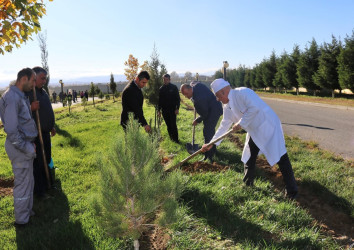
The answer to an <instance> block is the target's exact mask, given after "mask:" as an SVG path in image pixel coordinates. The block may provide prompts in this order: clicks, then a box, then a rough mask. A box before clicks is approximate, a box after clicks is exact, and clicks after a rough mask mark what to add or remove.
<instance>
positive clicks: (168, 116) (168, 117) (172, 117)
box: [162, 110, 179, 143]
mask: <svg viewBox="0 0 354 250" xmlns="http://www.w3.org/2000/svg"><path fill="white" fill-rule="evenodd" d="M162 117H163V119H164V120H165V123H166V125H167V132H168V135H169V136H170V138H171V140H172V141H175V142H177V143H178V142H179V141H178V129H177V121H176V113H175V110H162Z"/></svg>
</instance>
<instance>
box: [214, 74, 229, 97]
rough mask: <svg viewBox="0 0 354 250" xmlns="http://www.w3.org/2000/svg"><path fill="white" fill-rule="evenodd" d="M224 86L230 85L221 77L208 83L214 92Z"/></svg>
mask: <svg viewBox="0 0 354 250" xmlns="http://www.w3.org/2000/svg"><path fill="white" fill-rule="evenodd" d="M226 86H230V83H229V82H227V81H225V80H224V79H222V78H219V79H216V80H214V81H213V82H212V83H211V84H210V87H211V89H212V90H213V92H214V94H215V93H216V92H218V91H219V90H220V89H223V88H225V87H226Z"/></svg>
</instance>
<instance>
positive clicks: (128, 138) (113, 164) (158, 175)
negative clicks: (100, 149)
mask: <svg viewBox="0 0 354 250" xmlns="http://www.w3.org/2000/svg"><path fill="white" fill-rule="evenodd" d="M99 165H100V167H101V178H102V180H101V183H100V194H99V195H98V196H97V198H95V199H94V202H93V205H94V208H95V211H96V214H97V215H98V216H99V220H100V222H101V225H102V226H103V228H104V229H105V230H106V231H107V233H109V234H110V235H112V236H113V237H121V236H128V237H131V238H132V239H134V248H135V249H139V240H138V239H139V237H140V236H141V234H142V232H144V231H145V230H147V227H149V226H151V225H156V224H158V225H163V226H166V225H168V224H170V223H172V222H174V221H176V219H177V218H176V217H177V215H176V210H177V205H178V203H177V198H178V197H179V196H180V194H181V192H182V176H181V174H180V173H178V172H174V173H170V174H168V175H165V174H164V171H163V168H162V166H161V164H160V156H159V154H158V140H157V138H156V137H155V136H150V135H148V134H146V133H145V132H144V131H143V129H142V128H141V127H140V126H139V124H138V122H137V121H135V120H133V116H132V115H131V116H130V119H129V122H128V125H127V128H126V134H125V135H121V136H120V137H118V138H117V140H116V141H115V143H114V146H113V147H112V150H111V152H110V153H109V154H108V156H107V157H101V159H100V161H99Z"/></svg>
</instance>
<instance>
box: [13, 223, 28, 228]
mask: <svg viewBox="0 0 354 250" xmlns="http://www.w3.org/2000/svg"><path fill="white" fill-rule="evenodd" d="M28 225H29V222H27V223H24V224H20V223H17V222H14V226H15V227H16V228H18V229H20V228H25V227H27V226H28Z"/></svg>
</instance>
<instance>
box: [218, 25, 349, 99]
mask: <svg viewBox="0 0 354 250" xmlns="http://www.w3.org/2000/svg"><path fill="white" fill-rule="evenodd" d="M309 44H310V45H309V47H307V46H306V48H305V50H304V51H301V50H300V48H299V46H298V45H295V46H294V48H293V51H292V53H290V54H289V53H287V52H286V51H284V52H283V53H282V54H281V55H280V57H278V56H277V55H276V54H275V52H274V51H273V52H272V54H271V55H270V57H269V58H265V59H263V61H262V62H260V63H259V64H256V66H255V67H253V68H248V67H245V66H244V65H240V66H239V67H238V68H236V69H230V70H227V74H226V75H227V80H228V81H229V82H230V84H231V85H233V86H235V87H240V86H246V87H250V88H267V87H268V88H271V89H274V91H276V89H278V90H285V91H286V90H287V89H292V88H296V90H297V93H299V87H304V88H306V89H307V90H308V91H312V92H313V94H314V95H316V92H317V91H319V90H322V89H327V90H331V91H332V97H334V95H335V90H340V91H341V90H342V89H350V90H351V91H353V92H354V31H353V33H352V35H351V36H350V37H349V36H347V37H346V38H345V39H344V43H342V42H341V41H340V40H339V41H338V40H337V39H336V38H335V37H334V36H332V41H331V42H330V43H326V42H325V43H323V44H322V45H320V46H318V44H317V42H316V40H315V39H312V41H311V42H310V43H309ZM214 77H215V78H221V77H222V73H221V72H218V71H217V72H215V75H214Z"/></svg>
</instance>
